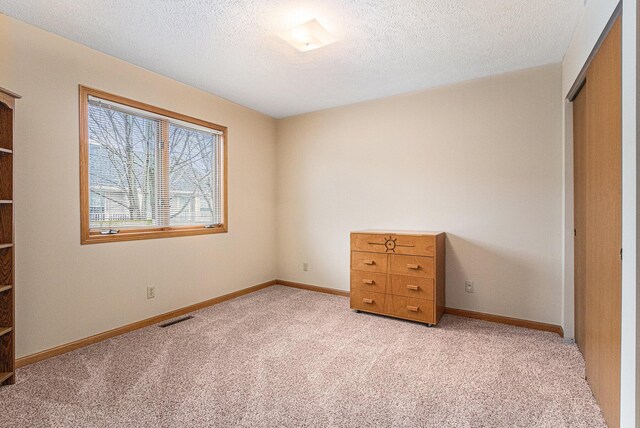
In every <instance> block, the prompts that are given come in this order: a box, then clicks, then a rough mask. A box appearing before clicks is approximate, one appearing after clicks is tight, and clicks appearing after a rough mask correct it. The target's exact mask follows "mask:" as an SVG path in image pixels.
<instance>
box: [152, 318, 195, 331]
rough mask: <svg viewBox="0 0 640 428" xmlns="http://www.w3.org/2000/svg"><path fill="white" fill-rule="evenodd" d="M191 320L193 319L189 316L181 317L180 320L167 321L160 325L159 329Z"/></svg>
mask: <svg viewBox="0 0 640 428" xmlns="http://www.w3.org/2000/svg"><path fill="white" fill-rule="evenodd" d="M191 318H193V316H191V315H187V316H186V317H182V318H176V319H174V320H171V321H167V322H166V323H164V324H160V327H162V328H165V327H169V326H172V325H174V324H178V323H179V322H182V321H186V320H190V319H191Z"/></svg>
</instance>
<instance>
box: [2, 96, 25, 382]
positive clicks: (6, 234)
mask: <svg viewBox="0 0 640 428" xmlns="http://www.w3.org/2000/svg"><path fill="white" fill-rule="evenodd" d="M18 98H20V96H19V95H17V94H14V93H13V92H11V91H8V90H6V89H3V88H0V385H13V384H14V383H15V382H16V376H15V325H14V323H15V307H14V303H15V296H14V293H15V286H14V285H15V284H14V280H15V246H14V236H15V235H14V230H13V121H14V109H15V101H16V99H18Z"/></svg>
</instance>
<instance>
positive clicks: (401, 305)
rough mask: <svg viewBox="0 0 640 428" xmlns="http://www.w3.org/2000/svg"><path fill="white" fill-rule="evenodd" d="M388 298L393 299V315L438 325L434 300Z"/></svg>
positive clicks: (400, 297) (401, 297)
mask: <svg viewBox="0 0 640 428" xmlns="http://www.w3.org/2000/svg"><path fill="white" fill-rule="evenodd" d="M388 298H390V299H393V302H392V305H391V306H392V310H393V315H395V316H397V317H402V318H408V319H411V320H415V321H421V322H425V323H429V324H435V323H436V320H435V317H434V314H433V301H432V300H424V299H413V298H411V297H403V296H390V297H388Z"/></svg>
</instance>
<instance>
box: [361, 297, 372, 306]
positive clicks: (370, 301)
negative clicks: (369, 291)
mask: <svg viewBox="0 0 640 428" xmlns="http://www.w3.org/2000/svg"><path fill="white" fill-rule="evenodd" d="M362 303H366V304H368V305H370V304H372V303H373V299H367V298H364V299H362Z"/></svg>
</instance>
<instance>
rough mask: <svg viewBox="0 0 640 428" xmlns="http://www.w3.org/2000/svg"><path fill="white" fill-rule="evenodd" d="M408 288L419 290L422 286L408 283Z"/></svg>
mask: <svg viewBox="0 0 640 428" xmlns="http://www.w3.org/2000/svg"><path fill="white" fill-rule="evenodd" d="M407 288H408V289H409V290H415V291H417V290H418V288H420V287H418V286H417V285H411V284H407Z"/></svg>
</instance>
